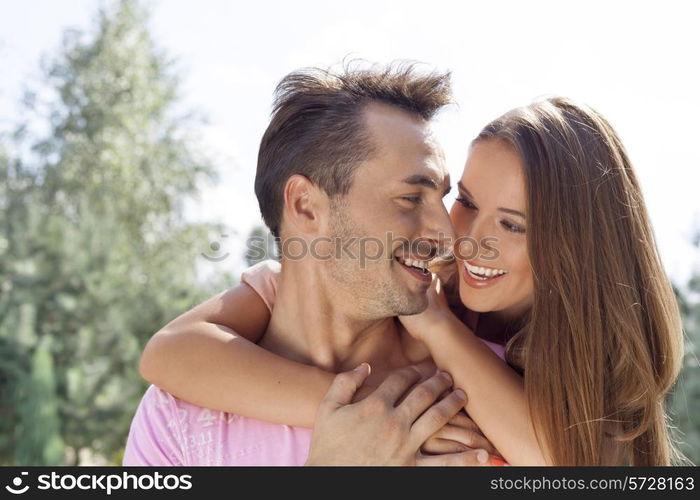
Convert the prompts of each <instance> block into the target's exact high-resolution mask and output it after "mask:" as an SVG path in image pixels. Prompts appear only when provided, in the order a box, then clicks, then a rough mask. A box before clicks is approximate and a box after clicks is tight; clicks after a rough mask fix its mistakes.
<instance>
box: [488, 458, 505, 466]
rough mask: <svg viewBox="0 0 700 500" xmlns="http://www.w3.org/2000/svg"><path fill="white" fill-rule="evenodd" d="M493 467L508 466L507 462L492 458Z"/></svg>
mask: <svg viewBox="0 0 700 500" xmlns="http://www.w3.org/2000/svg"><path fill="white" fill-rule="evenodd" d="M491 465H497V466H499V467H502V466H504V465H506V461H505V460H503V459H502V458H499V457H491Z"/></svg>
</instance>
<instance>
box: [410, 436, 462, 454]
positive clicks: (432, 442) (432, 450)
mask: <svg viewBox="0 0 700 500" xmlns="http://www.w3.org/2000/svg"><path fill="white" fill-rule="evenodd" d="M420 451H421V452H423V453H427V454H430V455H442V454H445V453H461V452H463V451H467V446H465V445H463V444H462V443H460V442H458V441H452V440H451V439H442V438H439V437H436V436H432V437H430V438H429V439H428V440H427V441H426V442H425V443H423V446H421V449H420Z"/></svg>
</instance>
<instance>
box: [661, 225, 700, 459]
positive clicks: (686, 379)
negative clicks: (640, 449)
mask: <svg viewBox="0 0 700 500" xmlns="http://www.w3.org/2000/svg"><path fill="white" fill-rule="evenodd" d="M698 235H699V236H700V233H698ZM698 243H700V239H698ZM698 243H696V246H698ZM676 296H677V297H678V304H679V306H680V309H681V315H682V316H683V327H684V330H685V357H684V359H683V368H682V370H681V374H680V376H679V377H678V381H677V382H676V385H675V387H674V389H673V391H672V392H671V394H670V395H669V399H668V403H669V410H670V415H671V418H672V425H673V426H674V427H675V428H676V429H675V431H676V432H675V434H676V439H677V441H678V444H679V446H678V447H679V449H680V450H681V452H683V454H684V455H685V456H686V457H687V458H688V459H689V460H690V461H691V462H693V463H694V464H696V465H697V464H700V363H699V362H698V359H700V275H698V274H696V275H695V276H694V277H693V278H692V279H691V280H690V282H689V283H688V286H687V288H686V289H685V290H684V291H680V290H678V289H677V290H676Z"/></svg>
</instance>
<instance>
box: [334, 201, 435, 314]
mask: <svg viewBox="0 0 700 500" xmlns="http://www.w3.org/2000/svg"><path fill="white" fill-rule="evenodd" d="M331 232H332V234H331V238H332V239H333V241H336V239H338V240H340V241H341V247H342V248H345V243H346V242H348V241H350V240H351V239H353V238H354V239H356V241H355V242H354V243H353V244H351V245H350V246H349V249H350V253H351V254H352V255H353V256H354V258H353V257H352V256H350V255H348V254H346V253H344V252H343V253H342V254H341V255H335V254H334V255H333V258H331V259H329V260H328V261H326V264H327V269H328V275H329V277H330V278H331V280H332V281H333V282H334V286H338V287H339V288H342V289H343V290H345V291H347V292H348V295H349V296H350V297H353V300H354V303H353V308H354V309H355V310H356V311H357V312H359V313H360V314H361V315H362V317H363V318H365V319H383V318H388V317H393V316H401V315H411V314H418V313H420V312H423V311H424V310H425V308H426V307H427V306H428V299H427V295H426V294H425V293H416V292H411V291H410V290H409V289H408V288H407V287H406V284H405V283H404V281H403V279H401V277H399V276H398V273H401V272H402V270H401V269H398V268H397V266H399V265H400V264H399V263H398V262H396V261H395V260H394V259H393V250H391V249H389V252H391V253H389V255H387V249H386V248H383V255H382V256H381V257H378V258H374V259H370V258H367V259H365V261H364V264H365V265H364V267H363V266H362V265H361V262H362V261H361V259H360V255H359V250H360V248H359V247H360V244H359V241H362V239H363V238H370V237H372V236H371V235H370V234H369V233H368V232H367V231H366V230H364V229H363V228H362V227H361V226H360V225H359V224H357V223H355V222H354V221H353V220H351V218H350V216H349V212H348V209H347V205H345V204H343V203H342V202H334V203H331ZM374 238H379V240H381V241H382V245H386V235H381V236H374ZM371 253H372V254H376V252H371Z"/></svg>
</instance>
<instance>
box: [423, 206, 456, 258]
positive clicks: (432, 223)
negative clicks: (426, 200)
mask: <svg viewBox="0 0 700 500" xmlns="http://www.w3.org/2000/svg"><path fill="white" fill-rule="evenodd" d="M423 228H424V230H423V235H422V236H423V237H424V238H426V239H430V240H433V241H434V242H435V243H436V245H437V246H439V247H442V246H444V245H446V244H447V245H449V244H451V242H453V241H454V239H455V232H454V228H453V227H452V221H451V220H450V214H449V213H448V212H447V208H445V206H444V205H443V204H442V203H441V204H440V207H435V209H433V210H430V211H427V213H426V214H425V220H424V225H423Z"/></svg>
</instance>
